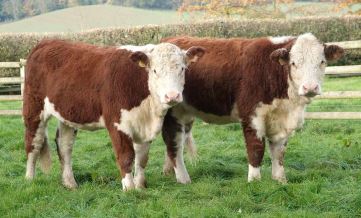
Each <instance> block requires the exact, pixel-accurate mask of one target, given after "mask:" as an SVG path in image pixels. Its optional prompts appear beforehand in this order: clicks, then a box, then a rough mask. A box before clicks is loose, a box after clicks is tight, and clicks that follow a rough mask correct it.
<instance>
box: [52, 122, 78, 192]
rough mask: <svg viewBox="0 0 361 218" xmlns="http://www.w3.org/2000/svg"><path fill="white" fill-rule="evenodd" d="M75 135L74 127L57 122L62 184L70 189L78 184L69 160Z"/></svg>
mask: <svg viewBox="0 0 361 218" xmlns="http://www.w3.org/2000/svg"><path fill="white" fill-rule="evenodd" d="M75 136H76V129H74V128H72V127H69V126H67V125H65V124H64V123H61V122H60V123H59V126H58V132H57V139H56V142H57V143H56V144H57V151H58V156H59V159H60V163H61V169H62V179H63V185H64V186H65V187H67V188H70V189H73V188H76V187H77V186H78V185H77V184H76V181H75V179H74V174H73V168H72V161H71V154H72V151H73V144H74V139H75Z"/></svg>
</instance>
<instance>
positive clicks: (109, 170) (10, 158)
mask: <svg viewBox="0 0 361 218" xmlns="http://www.w3.org/2000/svg"><path fill="white" fill-rule="evenodd" d="M359 81H360V78H347V79H346V78H342V79H340V78H338V79H326V81H325V85H324V90H325V91H330V90H333V91H335V90H342V89H343V88H344V86H343V85H347V89H345V90H360V89H359V87H358V85H357V84H360V83H359ZM342 84H343V85H342ZM313 104H316V105H317V104H318V105H322V106H326V107H327V104H328V102H327V101H326V102H324V100H319V101H315V103H313ZM313 104H312V105H313ZM338 104H340V105H349V107H348V109H351V108H352V104H349V102H347V101H346V102H345V101H339V102H338ZM355 104H360V101H357V102H355ZM312 105H311V106H312ZM13 106H17V107H18V106H19V102H17V103H16V104H15V105H13ZM1 107H6V106H4V104H3V103H2V105H0V108H1ZM346 108H347V107H346ZM359 111H361V110H359ZM55 127H56V121H55V120H52V121H51V123H50V128H49V138H50V147H51V149H52V156H53V169H52V172H51V173H50V175H44V174H43V173H41V172H40V170H39V169H38V171H37V172H38V173H37V175H36V177H35V179H34V181H32V182H29V181H26V180H25V179H24V175H25V162H26V156H25V151H24V142H23V131H24V130H23V123H22V119H21V117H0V166H1V167H0V215H1V217H34V216H37V217H79V216H81V217H356V216H361V186H360V181H361V143H360V138H361V131H360V130H361V122H360V121H359V120H355V121H348V120H339V121H315V120H307V121H306V124H305V126H304V128H303V129H302V130H299V131H298V132H297V133H296V134H295V135H294V136H293V137H291V139H290V140H289V143H288V150H287V153H286V157H285V167H286V174H287V177H288V184H286V185H281V184H278V183H277V182H275V181H273V180H272V179H271V160H270V158H269V154H268V151H267V154H265V158H264V161H263V167H262V180H261V181H257V182H253V183H247V168H248V167H247V166H248V163H247V156H246V151H245V144H244V141H243V136H242V134H241V128H240V126H239V125H237V124H230V125H223V126H217V125H206V124H203V123H202V122H200V121H197V122H196V123H195V126H194V129H193V135H194V138H195V140H196V144H197V146H198V152H199V158H198V160H197V161H196V162H195V163H193V164H192V163H191V162H190V161H189V160H188V159H187V161H186V162H187V166H188V170H189V173H190V176H191V178H192V183H191V184H189V185H181V184H177V183H176V181H175V178H174V177H173V176H170V177H168V176H164V175H162V174H161V171H162V165H163V160H164V150H165V149H164V145H163V142H162V140H161V138H160V137H158V138H157V140H155V141H154V143H153V144H152V146H151V152H150V160H149V164H148V167H147V170H146V176H147V180H148V188H147V189H146V190H141V191H130V192H126V193H125V192H123V191H121V183H120V179H119V178H120V176H119V171H118V168H117V167H116V163H115V158H114V154H113V151H112V146H111V143H110V140H109V137H108V135H107V133H106V131H104V130H101V131H97V132H87V131H80V132H79V135H78V137H77V140H76V143H75V146H74V152H73V168H74V173H75V178H76V180H77V182H78V184H79V185H80V186H79V188H78V189H77V190H74V191H69V190H67V189H65V188H64V187H63V186H62V185H61V177H60V164H59V161H58V159H57V156H56V152H55V144H54V142H53V139H54V135H55Z"/></svg>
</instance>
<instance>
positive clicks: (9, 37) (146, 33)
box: [0, 16, 361, 64]
mask: <svg viewBox="0 0 361 218" xmlns="http://www.w3.org/2000/svg"><path fill="white" fill-rule="evenodd" d="M305 32H312V33H313V34H315V35H316V36H317V37H318V38H319V39H321V40H322V41H324V42H330V41H347V40H359V39H361V17H360V16H348V17H342V18H337V17H312V18H299V19H292V20H272V19H266V20H214V21H208V22H202V23H194V24H178V25H164V26H144V27H135V28H128V29H125V28H112V29H99V30H91V31H87V32H82V33H77V34H0V61H18V60H19V59H20V58H26V57H27V55H28V53H29V51H30V50H31V48H32V47H34V45H35V44H36V43H37V42H38V41H39V40H41V39H43V38H64V39H70V40H76V41H84V42H88V43H92V44H97V45H120V44H146V43H157V42H159V40H160V39H161V38H162V37H168V36H175V35H193V36H208V37H226V38H229V37H259V36H280V35H299V34H301V33H305ZM360 54H361V52H358V51H356V52H355V51H352V52H348V55H347V57H346V58H344V59H343V60H342V61H341V62H339V63H341V64H352V63H356V62H355V61H357V58H360V56H361V55H360ZM359 64H360V63H359Z"/></svg>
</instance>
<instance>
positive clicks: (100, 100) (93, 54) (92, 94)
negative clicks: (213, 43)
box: [23, 40, 149, 176]
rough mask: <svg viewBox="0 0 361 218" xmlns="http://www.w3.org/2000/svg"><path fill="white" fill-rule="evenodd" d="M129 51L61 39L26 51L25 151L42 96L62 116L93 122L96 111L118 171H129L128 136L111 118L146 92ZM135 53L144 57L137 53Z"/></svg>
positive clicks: (143, 74)
mask: <svg viewBox="0 0 361 218" xmlns="http://www.w3.org/2000/svg"><path fill="white" fill-rule="evenodd" d="M131 54H132V53H131V52H129V51H126V50H118V49H116V48H111V47H109V48H101V47H96V46H92V45H88V44H82V43H69V42H66V41H62V40H44V41H42V42H40V43H39V44H38V45H37V46H36V47H35V48H34V49H33V50H32V52H31V54H30V55H29V57H28V61H27V68H26V80H25V91H24V108H23V116H24V122H25V126H26V133H25V138H26V152H27V154H28V153H29V152H31V151H32V149H33V147H32V141H33V138H34V136H35V133H36V130H37V128H38V125H39V122H40V113H41V111H42V110H43V107H44V99H45V97H48V98H49V100H50V102H51V103H53V104H54V105H55V110H56V111H58V112H59V113H60V115H61V116H62V117H63V118H64V119H66V120H68V121H71V122H74V123H78V124H86V123H92V122H98V121H99V118H100V116H101V115H102V116H103V117H104V121H105V126H106V128H107V129H108V131H109V135H110V137H111V140H112V142H113V148H114V151H115V153H116V157H117V161H118V164H119V166H120V168H121V173H122V175H123V176H124V175H125V173H129V172H131V167H132V163H133V159H134V150H133V146H132V140H131V139H130V138H129V137H128V136H126V135H125V134H123V133H121V132H119V131H118V130H117V129H116V128H115V127H114V123H115V122H119V120H120V110H121V109H126V110H129V109H131V108H133V107H136V106H138V105H139V104H140V103H141V101H142V100H143V99H145V98H146V97H147V96H148V95H149V90H148V84H147V80H148V74H147V73H146V71H145V70H144V69H143V68H140V67H139V66H138V64H136V63H134V62H133V61H132V60H131V59H130V57H131V58H132V59H134V58H135V59H137V57H134V56H130V55H131ZM136 55H138V56H139V57H140V58H141V61H143V62H146V61H147V60H146V59H144V57H143V56H142V55H141V54H137V53H136ZM138 59H139V58H138ZM129 93H131V94H132V95H131V98H129ZM60 159H61V157H60Z"/></svg>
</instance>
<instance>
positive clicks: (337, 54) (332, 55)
mask: <svg viewBox="0 0 361 218" xmlns="http://www.w3.org/2000/svg"><path fill="white" fill-rule="evenodd" d="M324 52H325V57H326V60H328V61H336V60H338V59H340V58H341V57H342V56H343V55H344V53H345V51H344V49H343V48H341V47H340V46H338V45H324Z"/></svg>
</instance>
